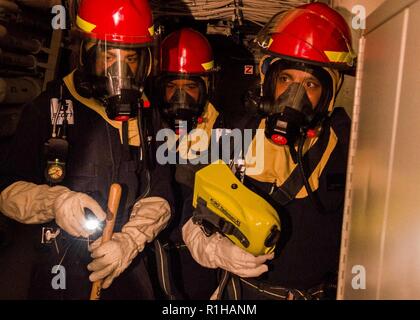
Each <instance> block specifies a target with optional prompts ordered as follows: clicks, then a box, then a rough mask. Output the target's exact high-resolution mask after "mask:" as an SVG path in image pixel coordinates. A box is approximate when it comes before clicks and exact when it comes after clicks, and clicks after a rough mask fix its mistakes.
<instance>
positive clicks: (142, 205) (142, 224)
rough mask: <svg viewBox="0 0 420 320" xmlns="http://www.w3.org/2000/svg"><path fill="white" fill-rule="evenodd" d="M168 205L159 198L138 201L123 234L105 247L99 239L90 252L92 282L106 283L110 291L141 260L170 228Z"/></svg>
mask: <svg viewBox="0 0 420 320" xmlns="http://www.w3.org/2000/svg"><path fill="white" fill-rule="evenodd" d="M170 211H171V210H170V207H169V204H168V202H167V201H166V200H165V199H162V198H159V197H150V198H146V199H141V200H139V201H137V203H136V204H135V205H134V207H133V210H132V213H131V217H130V220H129V221H128V222H127V223H126V224H125V225H124V226H123V228H122V230H121V232H118V233H114V235H113V236H112V240H111V241H108V242H106V243H104V244H101V242H102V238H99V239H97V240H96V241H95V242H94V243H93V244H92V245H91V246H90V248H89V251H91V252H92V255H91V256H92V258H93V259H94V260H93V261H92V262H91V263H90V264H89V265H88V267H87V268H88V270H89V271H93V272H92V274H91V275H90V276H89V279H90V281H92V282H95V281H97V280H101V279H104V282H103V283H102V288H104V289H106V288H108V287H109V286H110V285H111V283H112V281H113V280H114V279H115V278H116V277H118V276H119V275H120V274H121V273H122V272H123V271H124V270H125V269H126V268H127V267H128V266H129V265H130V263H131V261H132V260H133V259H134V258H135V257H136V256H137V254H138V253H139V252H141V251H143V249H144V247H145V245H146V243H147V242H151V241H153V239H154V238H155V237H156V236H157V234H158V233H159V232H160V231H161V230H162V229H164V228H165V227H166V225H167V224H168V221H169V218H170V215H171V212H170Z"/></svg>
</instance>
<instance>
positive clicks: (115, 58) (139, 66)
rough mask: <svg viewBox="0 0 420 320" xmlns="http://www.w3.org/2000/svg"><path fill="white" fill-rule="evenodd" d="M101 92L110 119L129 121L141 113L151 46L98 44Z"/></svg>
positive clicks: (96, 70) (98, 70) (98, 94)
mask: <svg viewBox="0 0 420 320" xmlns="http://www.w3.org/2000/svg"><path fill="white" fill-rule="evenodd" d="M95 62H96V63H95V75H96V77H95V78H96V81H97V82H98V83H96V85H94V87H96V88H100V91H101V92H97V94H96V96H99V97H100V98H101V99H102V100H103V101H104V104H105V105H106V112H107V115H108V117H109V118H110V119H112V120H120V121H126V120H128V119H129V118H132V117H135V116H136V115H137V110H138V103H139V100H140V98H141V95H142V91H143V84H144V80H145V78H146V77H147V75H148V73H149V71H150V66H151V55H150V49H149V48H148V47H133V46H131V47H130V46H125V47H116V46H112V45H107V43H105V45H97V46H96V59H95Z"/></svg>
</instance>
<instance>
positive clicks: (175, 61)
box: [161, 28, 214, 74]
mask: <svg viewBox="0 0 420 320" xmlns="http://www.w3.org/2000/svg"><path fill="white" fill-rule="evenodd" d="M161 71H162V72H165V73H173V74H178V73H182V74H204V73H208V72H212V71H214V60H213V51H212V48H211V46H210V43H209V42H208V41H207V39H206V37H204V36H203V35H202V34H201V33H199V32H197V31H195V30H193V29H190V28H184V29H181V30H178V31H175V32H173V33H171V34H170V35H169V36H168V37H166V39H165V40H163V42H162V47H161Z"/></svg>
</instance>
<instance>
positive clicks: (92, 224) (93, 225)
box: [85, 218, 100, 231]
mask: <svg viewBox="0 0 420 320" xmlns="http://www.w3.org/2000/svg"><path fill="white" fill-rule="evenodd" d="M99 225H100V224H99V220H98V219H95V218H89V219H88V220H87V221H86V223H85V228H86V229H87V230H89V231H93V230H96V229H98V228H99Z"/></svg>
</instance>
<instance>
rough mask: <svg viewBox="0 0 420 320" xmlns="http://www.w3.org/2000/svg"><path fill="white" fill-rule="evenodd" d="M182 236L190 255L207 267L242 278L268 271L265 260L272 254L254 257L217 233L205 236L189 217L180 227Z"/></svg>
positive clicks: (272, 255) (272, 256) (269, 258)
mask: <svg viewBox="0 0 420 320" xmlns="http://www.w3.org/2000/svg"><path fill="white" fill-rule="evenodd" d="M182 238H183V239H184V242H185V244H186V245H187V247H188V249H189V250H190V252H191V255H192V257H193V258H194V260H195V261H197V262H198V263H199V264H200V265H202V266H203V267H207V268H212V269H215V268H222V269H224V270H227V271H229V272H231V273H234V274H236V275H238V276H240V277H242V278H253V277H258V276H260V275H261V274H263V273H264V272H267V271H268V267H267V265H265V264H264V263H265V262H266V261H267V260H271V259H273V258H274V254H273V253H272V254H267V255H264V256H259V257H254V256H253V255H252V254H250V253H248V252H246V251H244V250H242V249H241V248H239V247H238V246H236V245H235V244H234V243H233V242H232V241H230V240H229V239H228V238H226V237H224V236H222V235H221V234H219V233H215V234H213V235H212V236H210V237H207V236H206V235H205V234H204V232H203V231H202V230H201V227H200V226H198V225H196V224H194V223H193V222H192V219H190V220H189V221H188V222H187V223H186V224H185V225H184V227H183V228H182Z"/></svg>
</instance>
